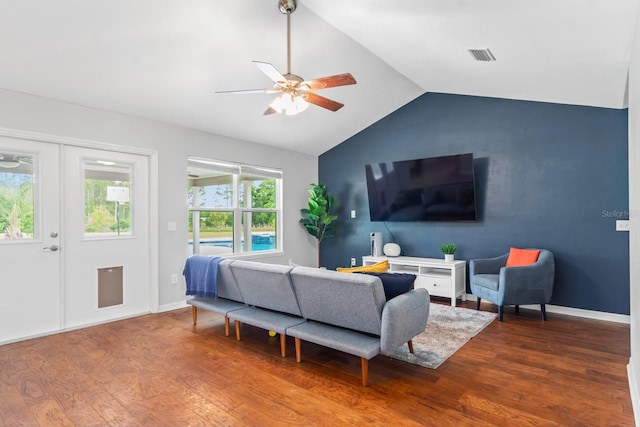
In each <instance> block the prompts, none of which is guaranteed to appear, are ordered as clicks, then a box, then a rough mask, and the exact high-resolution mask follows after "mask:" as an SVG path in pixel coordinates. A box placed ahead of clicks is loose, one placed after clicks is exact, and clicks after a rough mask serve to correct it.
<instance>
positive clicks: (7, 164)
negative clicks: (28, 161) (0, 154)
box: [0, 159, 20, 169]
mask: <svg viewBox="0 0 640 427" xmlns="http://www.w3.org/2000/svg"><path fill="white" fill-rule="evenodd" d="M18 166H20V162H19V161H18V160H11V159H0V168H5V169H14V168H17V167H18Z"/></svg>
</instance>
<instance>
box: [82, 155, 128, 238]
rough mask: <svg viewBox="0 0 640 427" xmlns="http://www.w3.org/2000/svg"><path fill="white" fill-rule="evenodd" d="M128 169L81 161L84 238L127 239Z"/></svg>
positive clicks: (101, 161) (105, 162)
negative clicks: (82, 172) (82, 166)
mask: <svg viewBox="0 0 640 427" xmlns="http://www.w3.org/2000/svg"><path fill="white" fill-rule="evenodd" d="M130 189H131V165H128V164H117V163H115V162H112V161H106V160H85V161H84V235H85V236H86V237H108V238H111V237H118V236H131V235H132V232H131V230H132V224H131V200H130V199H129V194H130Z"/></svg>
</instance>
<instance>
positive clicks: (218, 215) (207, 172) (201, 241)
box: [187, 157, 282, 255]
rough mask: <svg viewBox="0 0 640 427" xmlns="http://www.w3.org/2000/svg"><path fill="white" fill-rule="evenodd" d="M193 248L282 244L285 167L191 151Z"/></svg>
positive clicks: (232, 249)
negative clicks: (230, 160)
mask: <svg viewBox="0 0 640 427" xmlns="http://www.w3.org/2000/svg"><path fill="white" fill-rule="evenodd" d="M187 173H188V179H189V185H188V193H187V201H188V206H189V238H188V240H189V245H190V252H191V253H193V254H203V255H224V254H240V253H249V252H260V251H275V250H281V243H280V242H281V238H280V230H281V226H280V223H281V221H282V204H281V197H280V194H281V188H282V171H279V170H274V169H269V168H263V167H256V166H249V165H239V164H232V163H227V162H220V161H216V160H208V159H202V158H195V157H190V158H189V162H188V170H187Z"/></svg>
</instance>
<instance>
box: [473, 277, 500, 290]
mask: <svg viewBox="0 0 640 427" xmlns="http://www.w3.org/2000/svg"><path fill="white" fill-rule="evenodd" d="M473 283H474V285H476V286H482V287H483V288H487V289H491V290H492V291H497V290H498V285H499V284H500V275H499V274H476V275H475V276H473Z"/></svg>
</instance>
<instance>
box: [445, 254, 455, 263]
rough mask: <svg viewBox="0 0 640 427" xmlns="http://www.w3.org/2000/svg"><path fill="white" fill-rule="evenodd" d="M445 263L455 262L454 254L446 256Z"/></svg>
mask: <svg viewBox="0 0 640 427" xmlns="http://www.w3.org/2000/svg"><path fill="white" fill-rule="evenodd" d="M444 261H445V262H453V254H444Z"/></svg>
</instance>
